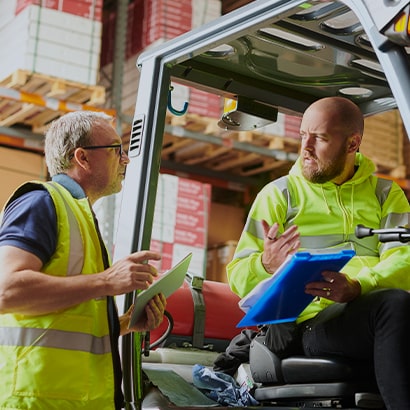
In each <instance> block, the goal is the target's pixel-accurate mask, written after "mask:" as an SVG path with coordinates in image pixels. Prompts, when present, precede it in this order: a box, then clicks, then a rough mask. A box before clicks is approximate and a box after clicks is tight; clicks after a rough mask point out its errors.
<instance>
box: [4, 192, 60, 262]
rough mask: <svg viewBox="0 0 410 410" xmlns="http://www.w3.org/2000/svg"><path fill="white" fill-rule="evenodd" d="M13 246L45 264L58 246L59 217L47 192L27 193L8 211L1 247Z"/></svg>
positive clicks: (8, 208)
mask: <svg viewBox="0 0 410 410" xmlns="http://www.w3.org/2000/svg"><path fill="white" fill-rule="evenodd" d="M4 245H11V246H15V247H17V248H20V249H23V250H25V251H28V252H30V253H33V254H34V255H36V256H37V257H38V258H40V259H41V261H42V262H43V264H45V263H46V262H47V261H49V260H50V258H51V256H52V255H53V253H54V252H55V249H56V246H57V216H56V211H55V207H54V203H53V200H52V198H51V196H50V194H49V193H48V191H47V190H46V189H44V188H43V189H35V190H34V191H30V192H27V193H25V194H23V195H22V196H20V197H18V198H17V199H15V200H13V202H12V203H11V204H10V205H9V206H8V207H7V208H6V209H5V211H4V215H3V221H2V224H1V226H0V246H4Z"/></svg>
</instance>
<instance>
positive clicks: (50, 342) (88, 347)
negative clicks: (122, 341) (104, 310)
mask: <svg viewBox="0 0 410 410" xmlns="http://www.w3.org/2000/svg"><path fill="white" fill-rule="evenodd" d="M0 345H2V346H42V347H52V348H56V349H66V350H81V351H83V352H89V353H93V354H106V353H110V352H111V346H110V338H109V337H108V336H103V337H96V336H93V335H90V334H86V333H80V332H64V331H62V330H53V329H48V330H44V329H37V328H30V329H28V328H23V329H21V328H16V327H2V332H1V333H0Z"/></svg>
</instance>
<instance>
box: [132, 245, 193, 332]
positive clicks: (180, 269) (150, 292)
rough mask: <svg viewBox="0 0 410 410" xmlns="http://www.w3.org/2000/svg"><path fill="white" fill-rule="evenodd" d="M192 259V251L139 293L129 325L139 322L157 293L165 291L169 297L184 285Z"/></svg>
mask: <svg viewBox="0 0 410 410" xmlns="http://www.w3.org/2000/svg"><path fill="white" fill-rule="evenodd" d="M191 259H192V253H189V254H188V255H187V256H185V257H184V258H183V259H182V260H180V261H179V262H178V263H177V264H176V265H175V266H173V267H172V268H171V269H169V270H168V271H166V272H165V273H163V274H162V275H161V276H160V277H159V278H158V279H156V280H154V282H153V283H152V284H151V285H150V286H149V288H147V289H145V290H143V291H141V292H140V293H138V294H137V296H136V298H135V303H134V310H133V312H132V315H131V320H130V323H129V327H132V326H134V325H135V324H136V323H137V321H138V319H139V318H140V317H141V315H142V314H143V313H144V309H145V306H146V305H147V303H148V302H149V301H150V300H151V299H152V298H153V297H154V296H155V295H158V294H159V293H163V294H164V296H165V297H166V298H167V297H168V296H170V295H171V294H172V293H174V292H175V291H176V290H177V289H178V288H180V287H181V286H182V284H183V283H184V279H185V275H186V273H187V271H188V268H189V264H190V262H191Z"/></svg>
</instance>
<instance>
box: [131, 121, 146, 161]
mask: <svg viewBox="0 0 410 410" xmlns="http://www.w3.org/2000/svg"><path fill="white" fill-rule="evenodd" d="M143 130H144V116H140V117H135V118H134V122H133V123H132V129H131V139H130V147H129V150H128V156H129V157H137V156H138V155H139V154H140V152H141V142H142V133H143Z"/></svg>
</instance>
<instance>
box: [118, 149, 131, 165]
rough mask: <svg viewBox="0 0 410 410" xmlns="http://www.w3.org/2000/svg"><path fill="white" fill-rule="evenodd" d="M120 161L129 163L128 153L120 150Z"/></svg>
mask: <svg viewBox="0 0 410 410" xmlns="http://www.w3.org/2000/svg"><path fill="white" fill-rule="evenodd" d="M120 162H122V163H124V164H129V163H130V157H129V156H128V154H127V153H126V152H125V151H122V153H121V158H120Z"/></svg>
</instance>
